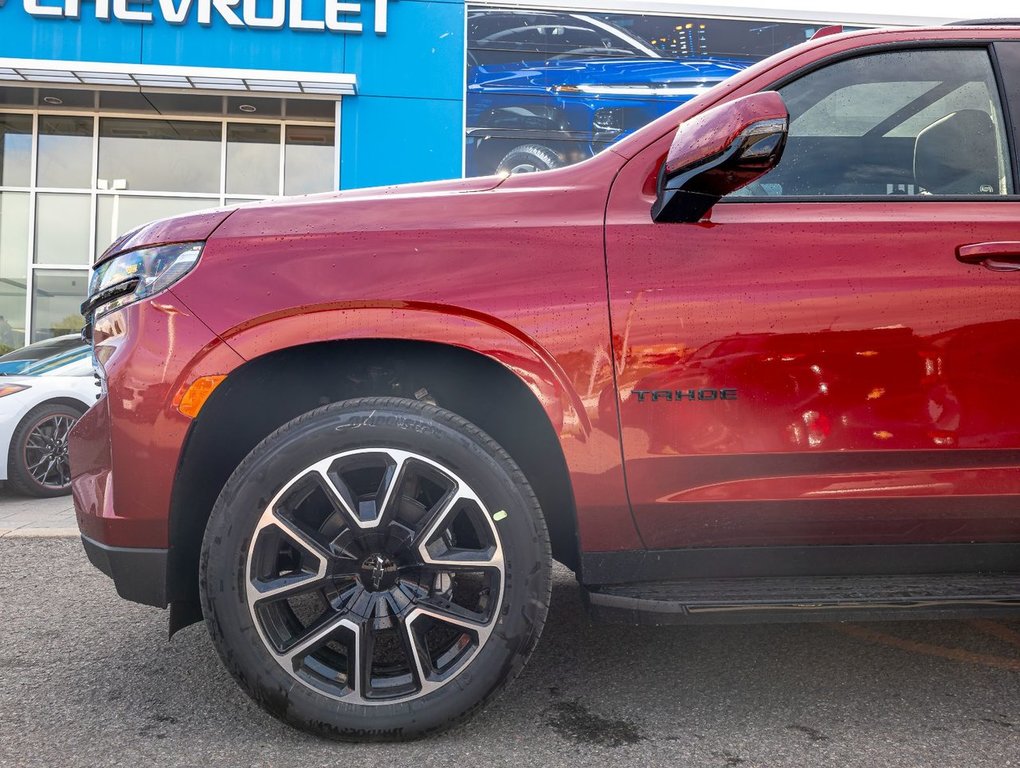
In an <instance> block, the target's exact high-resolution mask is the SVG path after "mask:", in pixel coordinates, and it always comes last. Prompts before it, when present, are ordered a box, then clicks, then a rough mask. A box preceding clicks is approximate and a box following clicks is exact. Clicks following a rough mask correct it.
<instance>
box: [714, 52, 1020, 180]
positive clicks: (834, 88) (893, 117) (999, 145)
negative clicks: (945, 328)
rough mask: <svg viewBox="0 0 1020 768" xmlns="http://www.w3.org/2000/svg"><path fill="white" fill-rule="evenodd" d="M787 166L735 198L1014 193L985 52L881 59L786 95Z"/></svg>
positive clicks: (842, 67)
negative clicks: (787, 121) (788, 124)
mask: <svg viewBox="0 0 1020 768" xmlns="http://www.w3.org/2000/svg"><path fill="white" fill-rule="evenodd" d="M779 93H780V94H781V95H782V97H783V100H784V101H785V102H786V106H787V108H788V109H789V111H790V131H789V137H788V139H787V144H786V149H785V151H784V152H783V157H782V160H780V162H779V165H778V166H776V168H775V169H773V170H772V171H771V172H769V173H768V174H766V175H765V176H764V177H762V179H761V180H760V181H757V182H755V183H753V184H750V185H748V186H747V187H744V188H743V189H741V190H740V191H738V192H737V193H736V194H735V195H733V197H738V198H739V197H747V196H760V197H771V198H777V197H778V198H782V197H823V196H830V195H839V196H857V197H861V196H868V197H874V196H899V197H909V198H914V199H925V200H930V199H934V198H936V197H938V196H940V195H942V196H944V195H956V196H960V195H962V196H975V197H990V196H999V197H1002V196H1005V195H1010V194H1012V192H1013V178H1012V173H1011V169H1010V163H1009V149H1008V146H1007V143H1006V129H1005V119H1004V117H1003V113H1002V108H1001V105H1000V104H999V91H998V87H997V85H996V82H995V76H994V73H993V70H992V63H991V59H990V58H989V56H988V53H987V52H986V51H985V50H984V49H966V48H952V49H942V50H923V49H920V50H903V51H888V52H883V53H875V54H871V55H867V56H859V57H856V58H853V59H847V60H845V61H840V62H836V63H834V64H830V65H829V66H827V67H823V68H822V69H817V70H815V71H813V72H810V73H808V74H807V75H805V76H803V77H801V78H799V79H797V80H795V81H793V82H791V83H789V84H787V85H785V86H783V87H782V88H780V89H779Z"/></svg>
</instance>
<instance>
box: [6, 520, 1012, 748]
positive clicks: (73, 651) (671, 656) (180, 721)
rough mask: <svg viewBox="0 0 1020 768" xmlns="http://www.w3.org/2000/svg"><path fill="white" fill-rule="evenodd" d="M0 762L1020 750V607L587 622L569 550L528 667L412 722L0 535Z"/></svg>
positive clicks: (74, 563) (61, 552)
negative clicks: (859, 620) (335, 693)
mask: <svg viewBox="0 0 1020 768" xmlns="http://www.w3.org/2000/svg"><path fill="white" fill-rule="evenodd" d="M0 558H2V562H3V563H4V565H5V568H4V584H3V587H2V588H0V594H2V598H0V765H3V766H54V765H60V766H89V767H90V768H98V767H99V766H124V765H146V766H148V765H160V766H164V765H165V766H303V767H305V766H308V767H311V766H335V765H359V766H363V765H379V766H404V765H414V766H416V768H419V767H422V766H515V768H519V767H520V766H547V765H548V766H575V765H576V766H581V765H593V764H594V765H602V764H605V765H608V764H613V765H642V766H659V765H661V766H743V767H744V768H748V767H749V766H769V767H770V768H775V767H776V766H840V767H841V768H844V767H845V766H911V767H912V768H914V767H916V766H938V767H939V768H949V767H950V766H961V767H966V768H976V767H977V766H995V767H996V768H1003V767H1004V766H1013V765H1020V622H1018V621H953V622H946V621H943V622H911V623H888V624H887V623H881V624H845V625H844V624H801V625H796V624H787V625H762V626H729V627H726V626H720V627H697V628H686V629H684V628H681V629H675V628H674V629H667V628H663V629H656V628H645V627H625V626H612V625H592V624H590V623H589V622H588V621H587V619H586V617H585V615H584V613H583V610H582V606H581V602H580V599H579V595H578V590H577V586H576V584H575V582H574V581H573V577H572V575H571V574H569V573H567V572H566V571H563V570H559V571H558V572H557V574H556V582H555V586H554V591H553V604H552V609H551V613H550V616H549V622H548V624H547V626H546V630H545V633H544V636H543V638H542V641H541V643H540V644H539V647H538V650H537V651H536V653H535V655H534V657H533V658H532V660H531V663H530V664H529V666H528V667H527V669H526V670H525V672H524V674H523V675H522V676H521V677H520V678H519V679H518V680H517V681H516V682H515V683H514V684H513V685H512V686H511V687H510V688H509V689H508V690H507V692H506V693H505V694H504V695H503V697H502V698H500V699H499V700H498V701H496V702H495V703H494V704H493V705H492V706H490V707H489V708H488V709H487V710H485V711H484V712H483V713H482V714H481V715H480V716H479V717H477V718H476V719H474V720H473V721H471V722H470V723H468V724H467V725H466V726H464V727H462V728H460V729H459V730H456V731H453V732H451V733H448V734H446V735H444V736H439V737H435V738H431V739H428V740H424V741H419V742H415V743H411V744H388V745H359V744H338V743H333V742H326V741H322V740H319V739H316V738H313V737H311V736H306V735H304V734H302V733H299V732H297V731H294V730H292V729H290V728H288V727H287V726H284V725H282V724H280V723H278V722H276V721H275V720H273V719H272V718H271V717H269V716H268V715H265V714H263V713H262V711H261V710H259V709H258V707H256V706H255V705H254V704H253V703H251V702H250V701H249V700H248V699H247V697H246V696H245V695H244V694H243V693H242V692H241V691H240V689H238V688H237V686H236V685H235V684H234V683H233V681H232V680H231V679H230V678H229V677H228V676H227V674H226V673H225V672H224V671H223V669H222V668H221V666H220V664H219V660H218V658H217V657H216V653H215V651H214V650H213V647H212V644H211V643H210V641H209V639H208V637H207V636H206V633H205V627H204V626H202V625H197V626H193V627H189V628H188V629H186V630H184V631H182V632H181V633H179V634H178V635H177V636H176V637H175V638H174V639H173V641H172V642H169V643H168V642H167V639H166V626H167V624H166V619H167V617H166V614H165V613H164V612H162V611H159V610H156V609H152V608H146V607H143V606H137V605H132V604H129V603H126V602H123V601H122V600H120V599H119V598H118V597H117V596H116V594H115V592H114V589H113V585H112V584H111V583H110V582H109V581H108V580H107V579H106V577H105V576H103V575H102V574H100V573H98V572H97V571H95V570H94V569H93V568H92V567H91V566H90V565H89V564H88V562H87V560H86V559H85V556H84V554H83V552H82V550H81V545H80V543H79V542H78V541H76V540H74V539H71V538H32V537H18V538H11V537H5V538H0Z"/></svg>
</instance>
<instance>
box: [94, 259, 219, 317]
mask: <svg viewBox="0 0 1020 768" xmlns="http://www.w3.org/2000/svg"><path fill="white" fill-rule="evenodd" d="M204 245H205V243H174V244H172V245H158V246H155V247H153V248H139V249H138V250H136V251H128V252H127V253H122V254H120V255H119V256H116V257H114V258H112V259H110V260H109V261H106V262H104V263H102V264H100V265H99V266H98V267H96V269H95V271H94V272H93V273H92V278H91V279H90V280H89V297H88V299H86V300H85V303H84V304H82V305H81V313H82V314H83V315H84V316H85V317H86V322H88V316H89V314H90V313H92V312H95V313H96V316H97V317H98V316H100V315H104V314H106V313H107V312H112V311H113V310H115V309H119V308H120V307H123V306H125V305H127V304H131V303H133V302H135V301H138V300H139V299H144V298H147V297H149V296H153V295H155V294H157V293H159V292H160V291H163V290H166V289H167V288H169V287H170V286H171V285H173V284H174V283H176V282H177V281H178V280H180V279H181V278H182V277H184V276H185V275H186V274H188V272H190V271H191V270H192V268H193V267H194V266H195V264H197V263H198V257H199V256H201V255H202V247H203V246H204Z"/></svg>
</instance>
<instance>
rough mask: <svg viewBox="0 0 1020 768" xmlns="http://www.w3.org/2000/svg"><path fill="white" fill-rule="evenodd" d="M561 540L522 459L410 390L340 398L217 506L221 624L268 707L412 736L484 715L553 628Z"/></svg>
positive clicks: (228, 656) (289, 716) (204, 582)
mask: <svg viewBox="0 0 1020 768" xmlns="http://www.w3.org/2000/svg"><path fill="white" fill-rule="evenodd" d="M550 563H551V555H550V546H549V536H548V532H547V530H546V526H545V522H544V519H543V517H542V513H541V510H540V509H539V506H538V502H537V500H536V499H535V496H534V493H533V492H532V490H531V488H530V486H529V485H528V482H527V480H526V479H525V477H524V475H523V474H522V473H521V471H520V469H519V468H518V467H517V465H516V464H515V463H514V461H513V460H512V459H511V458H510V456H509V455H508V454H507V453H506V452H505V451H504V450H503V449H502V448H500V446H499V445H498V444H497V443H496V442H495V441H494V440H492V438H490V437H489V436H488V435H486V434H485V433H484V432H482V431H481V430H479V429H478V428H477V427H475V426H474V425H472V424H471V423H469V422H468V421H466V420H464V419H462V418H461V417H459V416H457V415H455V414H453V413H451V412H449V411H446V410H443V409H441V408H437V407H435V406H433V405H429V404H426V403H420V402H417V401H413V400H405V399H400V398H364V399H358V400H348V401H344V402H340V403H334V404H332V405H327V406H324V407H322V408H319V409H317V410H315V411H311V412H310V413H307V414H304V415H302V416H300V417H298V418H296V419H294V420H293V421H291V422H289V423H288V424H286V425H284V426H283V427H281V428H280V429H279V430H277V431H276V432H274V433H273V434H272V435H270V436H269V437H267V438H266V439H265V440H263V441H262V443H260V444H259V445H258V446H256V447H255V449H253V450H252V452H251V453H250V454H249V455H248V457H247V458H246V459H245V460H244V461H243V462H242V463H241V465H240V466H239V467H238V468H237V469H236V470H235V472H234V473H233V475H232V476H231V478H230V480H229V481H228V482H227V484H226V485H225V486H224V488H223V490H222V492H221V493H220V496H219V499H218V500H217V502H216V505H215V507H214V508H213V511H212V515H211V517H210V520H209V524H208V527H207V529H206V535H205V540H204V543H203V548H202V559H201V588H202V599H203V609H204V613H205V617H206V623H207V626H208V628H209V631H210V633H211V635H212V637H213V640H214V643H215V645H216V647H217V649H218V651H219V654H220V657H221V658H222V660H223V662H224V664H225V665H226V666H227V668H228V669H229V670H230V672H231V673H232V674H233V676H234V677H235V679H236V680H237V681H238V683H240V685H241V686H242V687H243V688H244V689H245V690H246V691H247V692H248V694H249V695H250V696H251V697H252V698H253V699H254V700H255V701H256V702H258V703H259V704H260V705H261V706H262V707H263V708H265V709H266V710H267V711H269V712H270V713H272V714H273V715H275V716H277V717H279V718H280V719H282V720H284V721H286V722H288V723H290V724H292V725H294V726H296V727H298V728H302V729H304V730H307V731H310V732H313V733H316V734H319V735H323V736H328V737H331V738H336V739H347V740H401V739H410V738H415V737H419V736H422V735H425V734H428V733H433V732H435V731H439V730H442V729H444V728H447V727H449V726H451V725H454V724H455V723H458V722H460V721H462V720H464V719H465V718H467V717H469V716H470V715H472V714H473V713H474V712H476V711H477V710H478V709H479V708H480V707H482V706H483V705H484V704H485V703H486V702H487V701H489V700H490V699H491V698H492V697H493V696H494V695H495V694H496V693H498V692H499V691H500V690H501V689H502V688H503V687H504V686H505V685H506V684H507V683H509V682H510V681H511V680H512V679H513V678H514V677H516V675H517V674H518V673H519V672H520V670H521V669H522V668H523V666H524V664H525V662H526V661H527V659H528V656H529V655H530V654H531V651H532V649H533V648H534V647H535V644H536V642H537V641H538V637H539V635H540V633H541V630H542V626H543V624H544V622H545V617H546V613H547V610H548V603H549V591H550V578H551V576H550V567H551V566H550Z"/></svg>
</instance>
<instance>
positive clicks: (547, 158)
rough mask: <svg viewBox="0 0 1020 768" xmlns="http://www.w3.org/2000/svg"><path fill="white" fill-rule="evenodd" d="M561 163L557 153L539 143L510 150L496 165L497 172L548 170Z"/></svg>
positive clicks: (557, 166) (561, 160)
mask: <svg viewBox="0 0 1020 768" xmlns="http://www.w3.org/2000/svg"><path fill="white" fill-rule="evenodd" d="M562 165H563V158H561V157H560V156H559V154H558V153H556V152H555V151H553V150H551V149H549V147H544V146H542V145H541V144H523V145H521V146H519V147H517V148H516V149H512V150H510V151H509V152H508V153H507V155H506V157H504V158H503V159H502V160H500V161H499V165H497V166H496V173H497V174H512V173H534V172H536V171H549V170H552V169H553V168H559V167H560V166H562Z"/></svg>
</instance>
